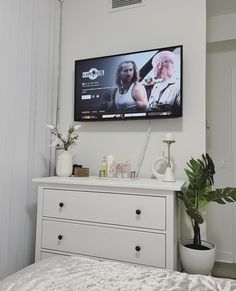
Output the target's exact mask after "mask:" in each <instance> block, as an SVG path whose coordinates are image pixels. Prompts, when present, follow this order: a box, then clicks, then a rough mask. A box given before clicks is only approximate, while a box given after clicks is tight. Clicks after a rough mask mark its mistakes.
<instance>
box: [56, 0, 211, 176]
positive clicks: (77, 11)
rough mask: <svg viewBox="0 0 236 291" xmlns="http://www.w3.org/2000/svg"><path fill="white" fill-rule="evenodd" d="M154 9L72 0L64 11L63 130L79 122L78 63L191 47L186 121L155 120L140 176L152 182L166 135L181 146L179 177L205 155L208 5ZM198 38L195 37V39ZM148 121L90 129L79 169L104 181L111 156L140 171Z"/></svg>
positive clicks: (152, 3) (149, 3)
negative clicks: (101, 174)
mask: <svg viewBox="0 0 236 291" xmlns="http://www.w3.org/2000/svg"><path fill="white" fill-rule="evenodd" d="M145 2H146V5H145V6H142V7H139V8H135V9H127V10H124V11H120V12H116V13H109V8H108V3H109V0H100V1H94V0H65V1H63V5H62V6H63V9H62V53H61V82H60V83H61V86H60V99H59V114H58V121H59V127H60V128H61V129H62V130H67V128H68V125H69V124H70V123H71V122H73V102H74V100H73V98H74V89H73V88H74V61H75V60H76V59H82V58H89V57H96V56H104V55H111V54H119V53H125V52H130V51H139V50H145V49H152V48H158V47H165V46H173V45H178V44H182V45H183V46H184V69H183V76H184V78H183V98H184V101H183V118H181V119H172V120H152V121H151V137H150V142H149V145H148V149H147V152H146V156H145V159H144V163H143V166H142V168H141V171H140V176H143V177H150V176H151V164H152V162H153V160H154V159H156V158H157V157H158V156H159V155H160V154H161V153H162V151H163V149H166V147H165V145H164V144H163V143H162V140H163V137H164V134H165V133H166V132H173V133H174V135H175V137H176V143H175V144H174V145H173V146H172V156H173V158H174V161H175V164H176V172H175V175H176V178H183V177H184V171H183V169H184V167H185V163H186V161H187V160H189V159H190V157H191V156H195V157H198V156H199V155H200V154H201V153H203V152H204V151H205V49H206V48H205V47H206V8H205V6H206V3H205V0H198V1H195V0H179V1H173V0H165V1H161V0H146V1H145ZM193 32H194V37H193ZM148 125H149V122H148V121H143V120H142V121H141V120H138V121H110V122H97V123H83V125H82V128H81V131H80V141H79V144H78V146H76V147H74V149H73V152H74V162H76V163H82V164H83V165H84V166H87V167H89V168H90V174H92V175H97V174H98V171H99V167H100V161H101V159H102V157H103V156H104V155H107V154H109V153H112V154H114V155H115V157H116V160H119V161H122V160H127V159H129V160H131V164H132V168H133V169H135V168H136V166H137V163H138V160H139V157H140V154H141V152H142V149H143V146H144V142H145V136H146V131H147V128H148Z"/></svg>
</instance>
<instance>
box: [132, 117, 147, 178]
mask: <svg viewBox="0 0 236 291" xmlns="http://www.w3.org/2000/svg"><path fill="white" fill-rule="evenodd" d="M150 133H151V120H149V124H148V129H147V132H146V139H145V143H144V147H143V150H142V154H141V156H140V158H139V162H138V165H137V168H136V171H135V173H136V177H138V176H139V172H140V169H141V167H142V164H143V160H144V157H145V154H146V151H147V147H148V143H149V139H150Z"/></svg>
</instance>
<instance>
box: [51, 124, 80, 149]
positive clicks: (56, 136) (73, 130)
mask: <svg viewBox="0 0 236 291" xmlns="http://www.w3.org/2000/svg"><path fill="white" fill-rule="evenodd" d="M47 127H48V128H49V129H50V131H51V134H52V143H51V146H54V147H55V148H56V150H65V151H68V148H69V146H70V145H72V144H76V142H77V140H78V138H79V136H78V133H77V131H78V129H79V128H80V127H81V125H71V126H70V127H69V129H68V132H67V135H63V134H62V133H60V132H59V131H58V129H57V128H56V126H54V125H51V124H48V125H47Z"/></svg>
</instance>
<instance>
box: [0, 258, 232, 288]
mask: <svg viewBox="0 0 236 291" xmlns="http://www.w3.org/2000/svg"><path fill="white" fill-rule="evenodd" d="M0 290H1V291H86V290H89V291H113V290H120V291H126V290H127V291H132V290H146V291H151V290H158V291H159V290H160V291H162V290H163V291H164V290H181V291H185V290H186V291H187V290H192V291H193V290H195V291H205V290H207V291H210V290H212V291H213V290H214V291H215V290H225V291H226V290H227V291H229V290H236V280H228V279H218V278H217V279H216V278H213V277H210V276H202V275H188V274H186V273H179V272H172V271H168V270H163V269H157V268H151V267H143V266H134V265H130V264H125V263H119V262H113V261H99V260H95V259H90V258H84V257H62V256H55V257H51V258H49V259H45V260H42V261H40V262H38V263H36V264H33V265H31V266H28V267H26V268H24V269H22V270H21V271H19V272H17V273H15V274H13V275H11V276H9V277H7V278H6V279H4V280H2V281H1V282H0Z"/></svg>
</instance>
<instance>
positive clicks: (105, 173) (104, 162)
mask: <svg viewBox="0 0 236 291" xmlns="http://www.w3.org/2000/svg"><path fill="white" fill-rule="evenodd" d="M101 170H102V171H103V173H104V177H106V176H107V158H106V157H103V159H102V162H101Z"/></svg>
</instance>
